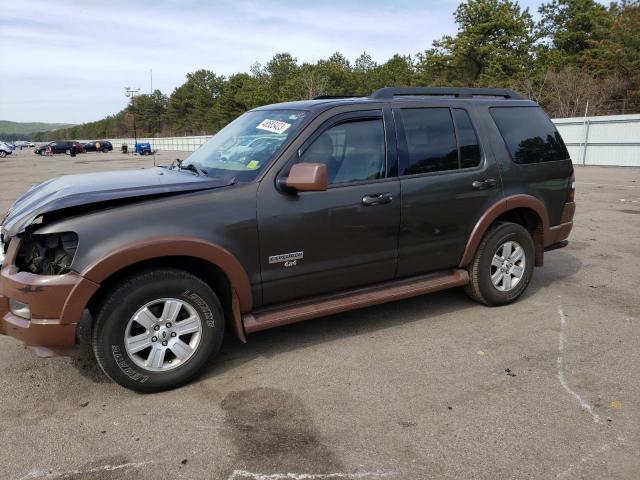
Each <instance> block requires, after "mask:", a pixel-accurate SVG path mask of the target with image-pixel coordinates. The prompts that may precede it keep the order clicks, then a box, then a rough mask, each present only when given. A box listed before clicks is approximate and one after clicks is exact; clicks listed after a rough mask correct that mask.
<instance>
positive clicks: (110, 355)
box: [92, 268, 225, 393]
mask: <svg viewBox="0 0 640 480" xmlns="http://www.w3.org/2000/svg"><path fill="white" fill-rule="evenodd" d="M170 302H172V303H173V305H179V307H177V309H176V308H173V310H172V309H171V308H167V307H166V306H165V305H167V304H168V303H170ZM145 309H146V310H145ZM165 311H167V312H168V313H170V312H171V311H173V312H175V315H177V317H175V318H174V322H173V323H172V324H170V323H169V320H170V317H171V315H166V316H165V317H164V319H163V320H161V321H160V320H159V317H163V315H164V312H165ZM149 312H150V313H151V314H152V315H153V316H149V315H148V313H149ZM185 317H188V318H185ZM196 317H197V318H198V319H199V323H198V322H196V321H195V320H193V319H194V318H196ZM136 320H139V321H141V322H142V323H145V324H146V325H147V327H146V328H145V327H143V326H142V323H137V321H136ZM186 320H189V322H188V323H182V322H185V321H186ZM224 323H225V322H224V314H223V310H222V306H221V304H220V301H219V300H218V297H217V296H216V294H215V293H214V292H213V291H212V290H211V289H210V288H209V286H208V285H207V284H206V283H204V282H203V281H202V280H200V279H199V278H197V277H196V276H194V275H191V274H190V273H187V272H185V271H183V270H178V269H173V268H162V269H153V270H145V271H142V272H140V273H137V274H134V275H132V276H130V277H128V278H126V279H125V280H123V281H121V282H119V283H118V285H117V286H116V287H114V289H113V290H112V291H110V292H109V293H108V294H107V296H106V297H105V298H104V299H103V301H102V302H101V304H100V306H99V307H98V311H97V314H96V317H95V323H94V327H93V332H92V345H93V351H94V353H95V357H96V359H97V361H98V364H99V365H100V367H101V368H102V370H103V371H104V373H105V374H106V375H107V376H108V377H109V378H111V379H112V380H113V381H115V382H116V383H118V384H120V385H122V386H123V387H125V388H129V389H131V390H135V391H138V392H145V393H148V392H159V391H162V390H168V389H172V388H176V387H179V386H181V385H184V384H185V383H187V382H189V381H190V380H191V379H193V378H194V377H195V376H196V375H197V374H198V373H199V372H200V371H201V370H202V368H203V367H204V366H205V364H206V363H207V362H208V361H209V359H210V358H211V357H212V356H213V355H215V354H216V353H217V352H218V350H219V349H220V345H221V344H222V338H223V336H224ZM196 324H197V325H198V326H199V330H198V331H196V332H195V333H187V334H181V333H179V332H180V331H181V329H182V330H183V331H188V330H189V328H190V327H192V328H191V329H192V330H193V329H194V328H195V327H194V326H195V325H196ZM169 325H171V328H172V329H173V330H171V329H170V328H165V326H166V327H168V326H169ZM185 325H186V327H185ZM194 331H195V330H194ZM175 332H178V333H176V334H175V335H174V333H175ZM125 336H127V337H128V338H130V341H129V342H126V341H125ZM131 338H134V339H139V341H137V342H135V343H134V342H133V341H131ZM180 342H181V345H182V346H180V345H178V344H179V343H180ZM127 345H133V347H128V346H127ZM136 345H137V347H136ZM143 345H146V347H145V348H144V349H142V350H140V351H139V352H135V351H134V350H135V349H136V348H142V346H143ZM172 345H173V347H172ZM185 345H186V346H189V347H190V350H189V349H186V350H185V349H184V346H185ZM178 347H180V348H178ZM161 351H164V353H158V354H157V355H155V354H154V357H153V358H152V352H156V353H157V352H161ZM147 352H148V356H146V355H147ZM174 352H175V353H174ZM185 352H191V353H188V354H187V353H185ZM177 353H179V354H180V355H177ZM145 356H146V358H145ZM160 357H162V358H160ZM180 357H183V360H181V358H180ZM154 360H159V361H157V362H155V366H154V365H153V364H154ZM145 364H146V366H145Z"/></svg>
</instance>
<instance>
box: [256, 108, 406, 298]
mask: <svg viewBox="0 0 640 480" xmlns="http://www.w3.org/2000/svg"><path fill="white" fill-rule="evenodd" d="M392 125H393V121H392V120H391V122H385V119H384V117H383V112H382V110H373V111H371V110H367V111H361V112H351V113H348V114H342V115H338V116H336V117H333V118H332V119H330V120H328V121H327V122H325V123H324V124H323V125H321V126H320V127H319V128H318V129H317V130H316V132H315V133H314V134H313V135H312V136H311V137H310V139H309V140H308V141H307V142H305V144H304V145H303V147H302V148H301V150H300V152H299V158H298V156H296V158H294V159H291V160H290V161H289V163H288V165H289V168H290V165H291V164H293V163H295V162H300V163H323V164H325V165H327V171H328V180H329V187H328V189H327V190H326V191H321V192H298V193H293V194H292V193H285V192H282V191H280V190H279V189H278V188H277V186H276V185H274V184H273V183H272V182H262V183H261V185H260V188H259V190H258V228H259V235H260V255H261V258H260V263H261V272H262V285H263V287H262V288H263V300H264V304H265V305H267V304H274V303H279V302H284V301H288V300H294V299H298V298H305V297H309V296H313V295H318V294H324V293H330V292H336V291H340V290H344V289H348V288H354V287H358V286H363V285H368V284H373V283H378V282H383V281H386V280H391V279H393V278H394V276H395V271H396V264H397V246H398V229H399V224H400V201H399V200H400V185H399V182H398V178H397V176H396V175H395V162H396V157H397V155H396V149H395V141H394V140H393V141H389V140H390V139H395V135H394V133H393V132H394V131H393V126H392ZM287 171H288V169H287V168H286V167H285V168H284V169H283V172H287ZM392 172H393V173H392ZM281 175H282V176H285V177H286V173H282V174H281Z"/></svg>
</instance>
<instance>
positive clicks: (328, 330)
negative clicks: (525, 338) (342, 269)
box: [201, 251, 582, 379]
mask: <svg viewBox="0 0 640 480" xmlns="http://www.w3.org/2000/svg"><path fill="white" fill-rule="evenodd" d="M552 255H553V257H552ZM545 263H546V265H547V266H545V267H542V268H537V269H536V270H535V272H534V276H533V279H532V281H531V283H530V284H529V287H528V288H527V290H526V291H525V293H524V294H523V296H522V297H521V298H520V299H519V301H526V299H527V298H529V297H532V296H534V295H536V293H537V292H538V291H540V290H543V289H548V288H552V287H553V285H554V283H557V282H562V281H565V280H567V279H569V278H570V277H572V276H573V275H575V274H576V273H577V272H578V271H580V269H581V268H582V261H581V260H580V259H579V258H577V257H576V256H574V255H572V254H571V253H569V252H563V251H558V252H552V253H549V254H548V255H547V258H545ZM483 308H490V307H486V306H484V305H479V304H478V303H476V302H474V301H473V300H471V299H470V298H469V297H467V296H466V294H465V293H464V291H463V289H462V288H455V289H450V290H445V291H442V292H436V293H431V294H427V295H421V296H419V297H415V298H410V299H406V300H400V301H397V302H391V303H386V304H382V305H375V306H372V307H368V308H363V309H360V310H354V311H351V312H345V313H340V314H337V315H331V316H328V317H323V318H317V319H313V320H308V321H305V322H300V323H296V324H292V325H287V326H283V327H279V328H275V329H273V330H266V331H264V332H258V333H255V334H253V335H251V336H249V337H248V343H247V344H243V343H242V342H240V340H238V339H237V338H236V337H235V335H233V334H230V332H227V335H226V336H225V341H224V343H223V345H222V348H221V351H220V354H219V355H218V356H217V357H216V358H215V359H213V360H212V361H211V362H210V364H209V365H208V367H207V368H206V370H205V371H204V372H203V374H202V375H201V379H206V378H209V377H214V376H215V375H217V374H220V373H223V372H226V371H228V370H231V369H234V368H237V367H238V366H240V365H242V364H244V363H247V362H250V361H252V360H255V359H256V358H260V357H262V358H265V357H266V358H270V357H274V356H276V355H279V354H282V353H286V352H289V351H292V350H296V349H298V348H307V347H310V346H313V345H318V344H322V343H326V342H332V341H334V340H337V339H340V338H346V337H352V336H359V335H369V334H371V333H375V332H380V331H382V330H385V329H390V328H395V327H397V326H399V325H408V324H411V323H414V322H435V321H439V319H440V318H441V317H443V316H447V315H449V314H451V313H455V312H462V311H466V310H468V309H483ZM500 308H508V306H506V307H500Z"/></svg>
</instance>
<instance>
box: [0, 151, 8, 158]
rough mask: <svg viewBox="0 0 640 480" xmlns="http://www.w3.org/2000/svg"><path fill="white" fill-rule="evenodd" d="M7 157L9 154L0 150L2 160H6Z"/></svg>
mask: <svg viewBox="0 0 640 480" xmlns="http://www.w3.org/2000/svg"><path fill="white" fill-rule="evenodd" d="M6 156H7V152H5V151H4V150H0V158H4V157H6Z"/></svg>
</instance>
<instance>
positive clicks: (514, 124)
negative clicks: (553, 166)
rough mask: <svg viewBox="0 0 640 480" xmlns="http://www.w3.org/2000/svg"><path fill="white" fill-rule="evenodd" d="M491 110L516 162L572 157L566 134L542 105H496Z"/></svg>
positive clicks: (534, 161)
mask: <svg viewBox="0 0 640 480" xmlns="http://www.w3.org/2000/svg"><path fill="white" fill-rule="evenodd" d="M490 112H491V116H492V117H493V120H494V121H495V123H496V126H497V127H498V130H500V134H501V135H502V138H503V139H504V143H505V144H506V146H507V149H508V150H509V153H510V154H511V159H512V160H513V161H514V162H515V163H519V164H529V163H540V162H552V161H555V160H567V159H568V158H569V152H568V151H567V147H566V146H565V144H564V142H563V141H562V137H561V136H560V134H559V133H558V130H557V129H556V127H555V125H554V124H553V123H552V122H551V120H550V119H549V117H548V116H547V114H546V113H544V111H543V110H542V109H541V108H540V107H492V108H490Z"/></svg>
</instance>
